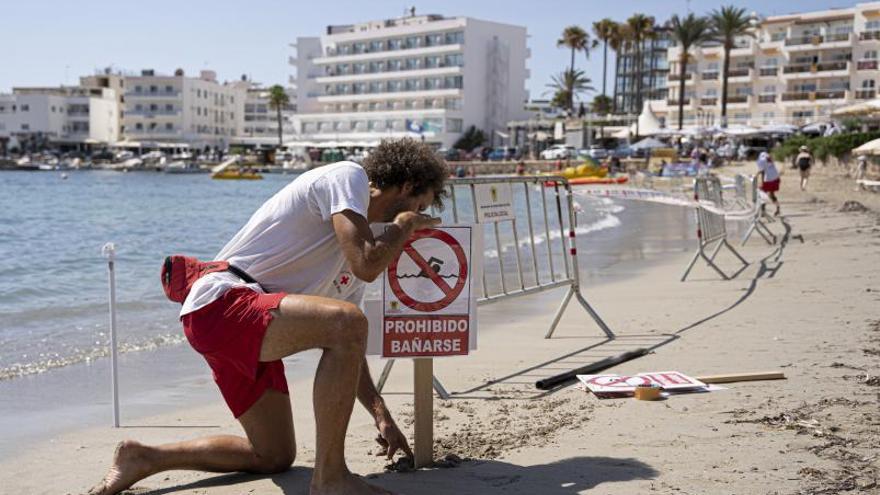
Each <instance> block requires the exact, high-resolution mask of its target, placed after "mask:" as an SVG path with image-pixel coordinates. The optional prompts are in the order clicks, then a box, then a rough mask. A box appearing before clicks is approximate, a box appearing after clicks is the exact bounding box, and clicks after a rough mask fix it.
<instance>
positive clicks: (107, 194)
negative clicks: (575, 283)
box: [0, 171, 624, 380]
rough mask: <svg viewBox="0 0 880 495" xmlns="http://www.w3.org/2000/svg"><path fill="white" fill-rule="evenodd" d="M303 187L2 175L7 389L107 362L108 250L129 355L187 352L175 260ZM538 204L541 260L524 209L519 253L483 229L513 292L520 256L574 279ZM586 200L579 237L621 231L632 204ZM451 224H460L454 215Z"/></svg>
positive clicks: (550, 201) (2, 330)
mask: <svg viewBox="0 0 880 495" xmlns="http://www.w3.org/2000/svg"><path fill="white" fill-rule="evenodd" d="M293 179H295V176H293V175H275V174H268V175H266V176H265V179H264V180H262V181H216V180H212V179H211V178H210V177H209V176H207V175H204V174H193V175H169V174H161V173H153V172H130V173H121V172H113V171H79V172H69V173H68V178H67V179H62V177H61V173H60V172H0V380H2V379H9V378H14V377H17V376H22V375H27V374H33V373H41V372H45V371H48V370H51V369H53V368H58V367H62V366H66V365H70V364H75V363H80V362H89V361H92V360H94V359H99V358H101V357H103V356H106V355H107V353H108V343H109V335H108V328H109V324H108V308H107V301H108V281H107V262H106V260H105V259H104V258H102V256H101V247H102V246H103V245H104V244H105V243H107V242H113V243H114V244H115V245H116V249H117V262H116V284H117V311H118V315H117V322H118V324H117V327H118V331H119V339H120V343H121V347H122V349H123V352H130V351H138V350H144V349H154V348H157V347H161V346H165V345H174V344H177V343H180V342H182V341H183V340H184V338H183V335H182V332H181V331H180V324H179V322H178V320H177V312H178V309H179V306H178V305H177V304H174V303H171V302H169V301H167V300H166V299H165V296H164V294H163V292H162V289H161V286H160V284H159V271H160V267H161V263H162V260H163V259H164V257H165V256H166V255H169V254H175V253H182V254H188V255H192V256H197V257H200V258H202V259H211V258H212V257H213V256H214V255H215V254H216V253H217V252H218V251H219V250H220V248H221V247H223V245H224V244H225V243H226V241H227V240H229V239H230V238H231V237H232V236H233V235H234V234H235V232H236V231H237V230H238V229H239V228H240V227H241V226H242V225H243V224H244V223H245V222H246V221H247V219H248V218H249V217H250V216H251V214H252V213H253V212H254V211H256V209H257V208H258V207H259V206H260V205H261V204H262V203H263V202H264V201H265V200H267V199H268V198H270V197H271V196H272V195H273V194H275V193H276V192H277V191H279V190H280V189H281V188H283V187H284V186H285V185H287V184H288V183H289V182H290V181H291V180H293ZM522 187H523V186H522V185H519V186H517V187H515V189H514V196H515V198H516V199H517V201H516V203H517V204H523V201H522V199H523V197H522V196H523V195H524V194H525V190H524V189H522ZM458 189H461V188H458ZM529 194H530V199H531V201H532V213H533V215H532V217H533V230H534V232H535V238H536V243H535V245H536V248H535V250H534V251H533V250H532V249H531V243H530V242H529V241H528V225H527V222H526V218H527V215H526V214H527V212H526V211H525V210H524V209H523V208H520V209H518V210H517V218H518V223H517V227H516V230H517V234H518V236H519V242H518V244H517V243H516V242H514V240H513V231H512V226H510V224H509V223H506V224H502V225H501V226H500V227H501V228H500V231H499V232H500V239H499V241H498V242H497V243H496V241H495V239H494V231H493V227H491V226H484V235H485V249H486V253H485V255H486V259H487V260H492V259H497V257H498V255H499V250H498V247H499V246H500V248H501V250H500V254H501V257H502V261H503V263H504V272H505V274H506V277H507V281H508V283H511V282H516V280H517V275H516V272H515V271H514V270H515V266H516V265H515V263H516V257H517V254H519V255H520V263H522V267H523V271H524V274H525V276H526V278H527V280H535V279H536V278H537V279H541V280H547V277H551V263H552V264H553V266H552V272H553V273H555V275H556V276H557V277H558V276H560V274H561V273H564V270H565V266H564V263H565V260H564V252H563V249H562V243H561V240H562V237H563V236H564V232H565V230H566V229H567V223H565V222H567V218H566V219H565V222H563V223H564V224H563V225H559V223H558V221H557V220H556V219H557V218H558V216H557V213H556V211H555V208H556V203H555V200H556V199H555V191H553V190H552V189H548V190H547V191H545V194H544V197H546V201H547V203H546V204H547V206H548V218H549V221H548V223H547V224H546V226H545V224H544V219H543V212H542V210H541V209H540V203H539V201H540V198H541V196H542V195H541V192H540V187H536V186H532V187H531V189H530V193H529ZM458 196H459V197H458V199H459V202H458V204H459V205H460V208H461V210H460V211H458V213H459V214H460V219H462V220H466V219H468V218H471V216H469V215H471V213H472V211H471V210H470V206H469V203H468V201H467V200H469V199H470V198H465V197H461V196H462V192H461V191H458ZM578 201H579V202H580V204H579V208H578V209H579V213H578V225H577V229H576V231H577V232H578V235H583V234H589V233H593V232H597V231H600V230H606V229H614V228H616V227H618V226H620V221H619V219H618V218H617V216H616V215H617V214H619V213H620V212H621V211H622V209H623V208H624V207H623V206H621V204H616V203H614V202H612V201H609V200H607V199H591V198H586V199H582V198H579V199H578ZM562 205H563V208H564V206H565V203H564V201H563V203H562ZM442 215H443V217H444V220H445V221H447V222H449V221H452V216H451V215H452V210H451V208H450V207H447V208H446V209H445V211H444V212H443V214H442ZM548 232H549V235H548ZM565 235H567V234H565ZM618 249H619V248H618ZM533 254H534V256H535V257H534V259H532V258H531V256H532V255H533ZM536 264H537V267H538V268H537V272H535V268H534V267H535V265H536ZM594 266H595V265H594ZM485 270H486V274H487V279H488V281H487V286H488V285H492V284H496V285H497V284H498V283H500V277H499V271H500V270H499V267H498V265H496V264H495V263H494V262H493V263H489V262H487V263H486V264H485ZM511 277H512V278H511ZM512 285H515V284H512Z"/></svg>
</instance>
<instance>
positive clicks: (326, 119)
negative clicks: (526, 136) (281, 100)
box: [290, 15, 529, 146]
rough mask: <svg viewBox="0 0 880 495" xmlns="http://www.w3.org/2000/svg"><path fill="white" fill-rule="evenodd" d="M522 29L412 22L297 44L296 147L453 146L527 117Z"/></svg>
mask: <svg viewBox="0 0 880 495" xmlns="http://www.w3.org/2000/svg"><path fill="white" fill-rule="evenodd" d="M526 38H527V35H526V29H525V28H524V27H520V26H512V25H508V24H501V23H496V22H489V21H484V20H479V19H473V18H468V17H443V16H439V15H420V16H416V15H411V16H407V17H401V18H396V19H387V20H380V21H370V22H365V23H361V24H355V25H345V26H328V27H327V29H326V32H325V34H324V35H322V36H320V37H300V38H298V39H297V41H296V43H294V44H292V46H293V47H294V49H295V50H296V55H294V56H291V58H290V64H291V65H292V66H293V67H294V68H295V72H296V74H295V75H294V76H291V80H292V81H295V82H294V88H295V91H296V95H297V97H296V103H297V110H298V112H299V113H298V114H296V115H295V116H294V128H295V130H296V132H297V134H298V136H297V137H298V139H300V140H304V141H319V142H329V141H338V142H349V143H357V144H360V145H368V144H371V143H375V142H377V141H378V140H380V139H382V138H388V137H401V136H414V137H421V138H422V139H424V140H425V141H427V142H430V143H435V144H438V145H442V146H451V145H452V144H454V142H455V141H456V140H457V139H458V138H459V136H460V135H461V133H462V132H463V131H464V130H465V129H467V128H468V127H469V126H472V125H473V126H476V127H477V128H479V129H482V130H483V131H485V132H486V133H487V135H489V136H493V137H496V133H495V132H494V131H499V132H501V131H503V130H504V129H505V128H506V124H507V122H508V121H510V120H516V119H521V118H524V117H525V116H526V113H525V110H524V108H523V104H524V102H525V101H527V100H528V93H527V91H526V88H525V82H526V79H527V78H528V75H529V74H528V69H527V68H526V60H527V59H528V58H529V50H528V48H527V46H526Z"/></svg>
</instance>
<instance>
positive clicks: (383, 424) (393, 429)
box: [376, 414, 414, 460]
mask: <svg viewBox="0 0 880 495" xmlns="http://www.w3.org/2000/svg"><path fill="white" fill-rule="evenodd" d="M376 428H378V430H379V436H377V437H376V443H378V444H379V445H380V446H381V447H382V449H381V450H380V451H379V452H378V453H377V454H376V455H384V456H386V457H387V458H388V460H391V459H393V458H394V454H395V453H397V451H398V450H402V451H403V452H404V453H405V454H406V455H407V456H408V457H410V458H413V457H414V456H413V452H412V449H410V448H409V443H408V442H407V441H406V437H405V436H404V435H403V433H402V432H401V431H400V429H399V428H398V427H397V423H395V422H394V420H393V419H391V416H390V415H388V414H386V415H385V417H384V418H381V419H379V420H377V421H376Z"/></svg>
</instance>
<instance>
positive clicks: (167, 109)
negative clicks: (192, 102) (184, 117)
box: [165, 103, 174, 112]
mask: <svg viewBox="0 0 880 495" xmlns="http://www.w3.org/2000/svg"><path fill="white" fill-rule="evenodd" d="M165 111H166V112H172V111H174V105H172V104H170V103H166V104H165Z"/></svg>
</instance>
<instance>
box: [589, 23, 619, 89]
mask: <svg viewBox="0 0 880 495" xmlns="http://www.w3.org/2000/svg"><path fill="white" fill-rule="evenodd" d="M616 33H617V23H616V22H614V21H613V20H611V19H609V18H607V17H606V18H604V19H602V20H601V21H596V22H594V23H593V36H595V37H596V40H598V41H601V42H602V44H603V45H604V46H603V47H602V94H603V95H607V93H606V92H605V82H606V80H607V79H608V42H609V41H611V40H612V38H613V37H614V36H615V35H616Z"/></svg>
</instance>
